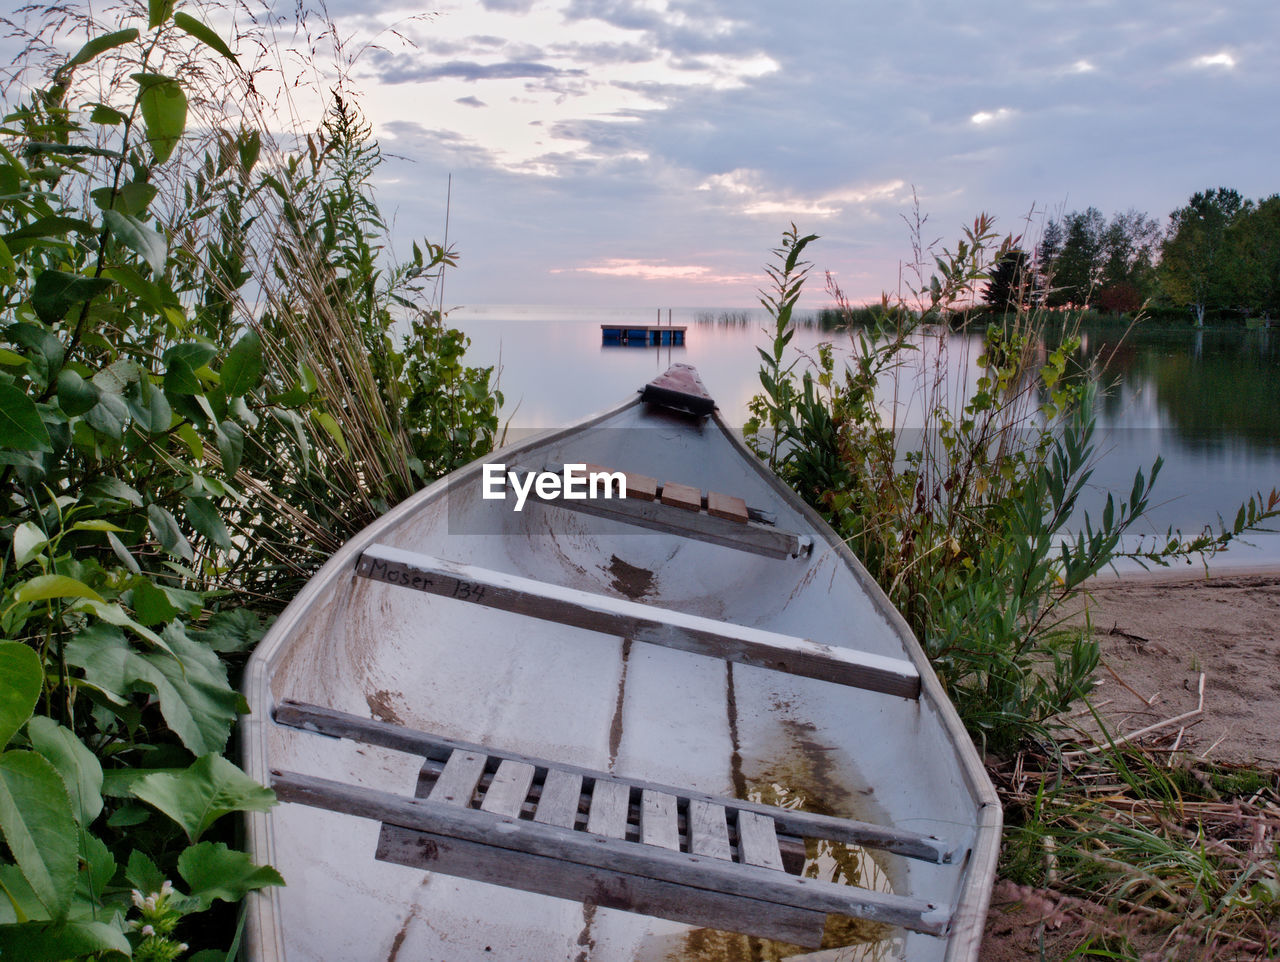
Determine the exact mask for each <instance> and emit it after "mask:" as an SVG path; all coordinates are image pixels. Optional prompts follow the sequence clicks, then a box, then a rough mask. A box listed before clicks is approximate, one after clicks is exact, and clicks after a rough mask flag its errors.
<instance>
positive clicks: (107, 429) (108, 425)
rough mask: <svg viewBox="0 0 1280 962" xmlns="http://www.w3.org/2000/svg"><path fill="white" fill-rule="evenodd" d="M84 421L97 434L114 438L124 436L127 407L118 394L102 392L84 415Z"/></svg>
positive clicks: (127, 419) (127, 416) (127, 420)
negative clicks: (96, 401)
mask: <svg viewBox="0 0 1280 962" xmlns="http://www.w3.org/2000/svg"><path fill="white" fill-rule="evenodd" d="M84 420H85V423H86V424H88V425H89V427H91V428H93V429H94V430H95V431H97V432H98V433H99V434H105V435H106V436H107V437H110V438H115V439H116V440H117V441H119V440H120V439H121V438H122V437H124V426H125V425H126V424H127V423H128V422H129V408H128V407H127V406H126V405H125V403H124V399H123V398H121V397H120V395H118V394H103V395H101V396H100V397H99V398H98V403H97V404H95V405H94V406H93V407H91V408H90V409H89V410H88V411H86V412H85V415H84Z"/></svg>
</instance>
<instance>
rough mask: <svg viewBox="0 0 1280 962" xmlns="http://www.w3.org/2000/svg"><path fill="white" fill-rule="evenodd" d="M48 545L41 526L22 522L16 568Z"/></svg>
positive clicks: (17, 530)
mask: <svg viewBox="0 0 1280 962" xmlns="http://www.w3.org/2000/svg"><path fill="white" fill-rule="evenodd" d="M48 543H49V539H48V538H46V537H45V536H44V532H43V531H42V530H40V527H39V525H37V524H35V523H34V522H32V521H24V522H22V524H20V525H18V526H17V527H16V528H14V529H13V563H14V566H15V567H18V568H21V567H22V566H23V565H24V564H26V563H27V562H28V561H30V560H31V559H32V558H34V557H35V556H36V555H37V554H38V553H39V551H40V549H41V548H43V547H44V546H45V545H47V544H48ZM3 747H4V745H3V744H0V748H3Z"/></svg>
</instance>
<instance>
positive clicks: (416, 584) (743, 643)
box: [356, 522, 920, 698]
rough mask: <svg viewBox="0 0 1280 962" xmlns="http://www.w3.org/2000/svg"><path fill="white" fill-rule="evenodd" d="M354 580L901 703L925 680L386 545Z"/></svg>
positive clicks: (893, 663) (858, 658)
mask: <svg viewBox="0 0 1280 962" xmlns="http://www.w3.org/2000/svg"><path fill="white" fill-rule="evenodd" d="M725 523H726V524H731V523H732V522H725ZM356 572H357V573H358V574H360V575H362V576H363V577H366V578H371V579H374V580H376V581H385V582H387V583H389V584H393V585H400V586H402V587H406V588H414V589H416V590H418V591H424V592H428V593H430V594H435V595H443V596H444V597H447V598H456V599H458V600H460V601H468V602H471V603H473V604H479V605H485V606H487V607H490V608H498V609H501V610H503V611H512V612H515V613H517V614H522V615H527V616H529V617H532V618H540V619H543V620H546V621H554V622H557V623H558V624H564V625H573V626H575V627H580V628H587V629H590V630H592V631H598V632H603V633H606V634H609V635H614V636H619V635H621V636H626V637H630V638H632V639H634V640H635V641H641V642H648V643H650V644H655V645H664V646H666V647H669V648H679V649H681V650H683V651H691V652H695V653H696V654H700V655H708V656H710V657H713V658H721V659H724V660H726V661H737V662H742V663H744V664H748V665H756V666H759V667H763V668H770V669H774V670H777V671H785V672H788V673H790V674H795V675H804V676H806V677H810V678H820V679H822V680H824V681H831V682H834V683H836V684H841V685H849V686H852V687H855V688H866V689H869V690H871V691H879V692H885V693H886V694H890V695H898V696H900V697H903V698H918V697H919V696H920V673H919V672H918V671H917V670H916V667H915V665H913V664H912V663H911V662H909V661H907V660H906V659H902V658H889V657H886V656H884V655H875V654H871V653H868V652H862V651H857V650H855V649H852V648H845V647H837V646H834V645H826V644H820V643H818V642H815V641H810V640H808V639H806V638H797V637H794V636H792V635H784V634H780V633H779V632H775V631H766V630H764V629H761V628H752V627H749V626H746V625H735V624H731V623H729V622H724V621H715V620H713V619H711V618H703V617H700V616H698V615H690V614H685V613H684V612H681V611H672V610H670V609H667V608H658V607H656V606H654V605H646V604H641V603H639V602H636V601H627V600H624V599H620V598H612V597H609V596H608V595H600V594H593V593H591V592H588V591H580V590H578V589H576V588H567V587H565V586H563V585H555V584H548V583H546V582H542V581H535V580H533V579H532V578H523V577H520V576H518V575H512V574H507V573H506V572H501V571H493V570H490V569H486V568H479V567H476V566H474V565H465V564H457V563H454V562H450V561H444V560H442V559H439V558H433V557H431V556H429V555H422V554H417V553H415V552H412V551H404V550H402V549H400V548H392V547H388V546H387V545H380V544H373V545H369V546H368V547H367V548H365V549H364V552H363V553H362V554H361V556H360V560H359V561H358V562H357V565H356Z"/></svg>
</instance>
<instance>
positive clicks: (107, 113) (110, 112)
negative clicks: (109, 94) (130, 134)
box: [89, 104, 129, 127]
mask: <svg viewBox="0 0 1280 962" xmlns="http://www.w3.org/2000/svg"><path fill="white" fill-rule="evenodd" d="M128 119H129V118H128V117H126V116H125V115H124V114H122V113H120V111H118V110H116V109H115V108H114V107H108V106H107V105H106V104H94V105H93V113H91V114H90V115H89V120H90V122H91V123H95V124H102V125H103V126H104V127H115V126H118V125H120V124H122V123H124V122H125V121H126V120H128Z"/></svg>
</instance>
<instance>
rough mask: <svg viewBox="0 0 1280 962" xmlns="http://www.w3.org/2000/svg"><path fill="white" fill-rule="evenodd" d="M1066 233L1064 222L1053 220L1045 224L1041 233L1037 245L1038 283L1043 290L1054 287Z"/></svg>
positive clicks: (1036, 265) (1036, 267) (1036, 268)
mask: <svg viewBox="0 0 1280 962" xmlns="http://www.w3.org/2000/svg"><path fill="white" fill-rule="evenodd" d="M1064 237H1065V234H1064V232H1063V230H1062V222H1061V221H1057V220H1051V221H1049V222H1048V223H1047V224H1045V225H1044V231H1043V233H1041V235H1040V243H1039V244H1037V245H1036V263H1035V271H1036V285H1037V287H1038V288H1039V290H1041V291H1048V290H1050V289H1052V287H1053V273H1054V271H1055V270H1056V269H1057V264H1058V255H1059V254H1061V253H1062V241H1063V238H1064Z"/></svg>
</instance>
